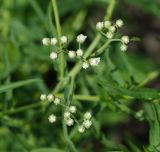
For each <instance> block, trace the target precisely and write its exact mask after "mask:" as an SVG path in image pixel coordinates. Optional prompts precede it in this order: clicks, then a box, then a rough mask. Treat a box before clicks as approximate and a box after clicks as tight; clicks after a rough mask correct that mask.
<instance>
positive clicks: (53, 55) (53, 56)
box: [50, 52, 58, 60]
mask: <svg viewBox="0 0 160 152" xmlns="http://www.w3.org/2000/svg"><path fill="white" fill-rule="evenodd" d="M57 58H58V54H57V53H56V52H51V54H50V59H52V60H55V59H57Z"/></svg>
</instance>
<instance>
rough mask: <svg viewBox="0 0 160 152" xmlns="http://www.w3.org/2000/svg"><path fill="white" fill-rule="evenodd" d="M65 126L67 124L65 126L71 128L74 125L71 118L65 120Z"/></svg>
mask: <svg viewBox="0 0 160 152" xmlns="http://www.w3.org/2000/svg"><path fill="white" fill-rule="evenodd" d="M66 124H67V126H72V125H73V124H74V121H73V119H71V118H69V119H67V120H66Z"/></svg>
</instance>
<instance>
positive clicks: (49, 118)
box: [48, 114, 56, 123]
mask: <svg viewBox="0 0 160 152" xmlns="http://www.w3.org/2000/svg"><path fill="white" fill-rule="evenodd" d="M48 120H49V122H50V123H54V122H56V116H55V115H54V114H51V115H50V116H49V117H48Z"/></svg>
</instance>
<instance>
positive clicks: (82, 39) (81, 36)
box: [77, 34, 87, 44]
mask: <svg viewBox="0 0 160 152" xmlns="http://www.w3.org/2000/svg"><path fill="white" fill-rule="evenodd" d="M86 38H87V36H85V35H83V34H80V35H78V36H77V42H78V43H80V44H81V43H84V42H85V40H86Z"/></svg>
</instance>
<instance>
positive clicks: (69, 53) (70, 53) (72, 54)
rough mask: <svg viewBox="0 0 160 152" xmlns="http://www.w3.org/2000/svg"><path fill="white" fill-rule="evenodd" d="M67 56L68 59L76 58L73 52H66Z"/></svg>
mask: <svg viewBox="0 0 160 152" xmlns="http://www.w3.org/2000/svg"><path fill="white" fill-rule="evenodd" d="M68 56H69V57H70V58H75V57H76V52H75V51H69V52H68Z"/></svg>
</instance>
